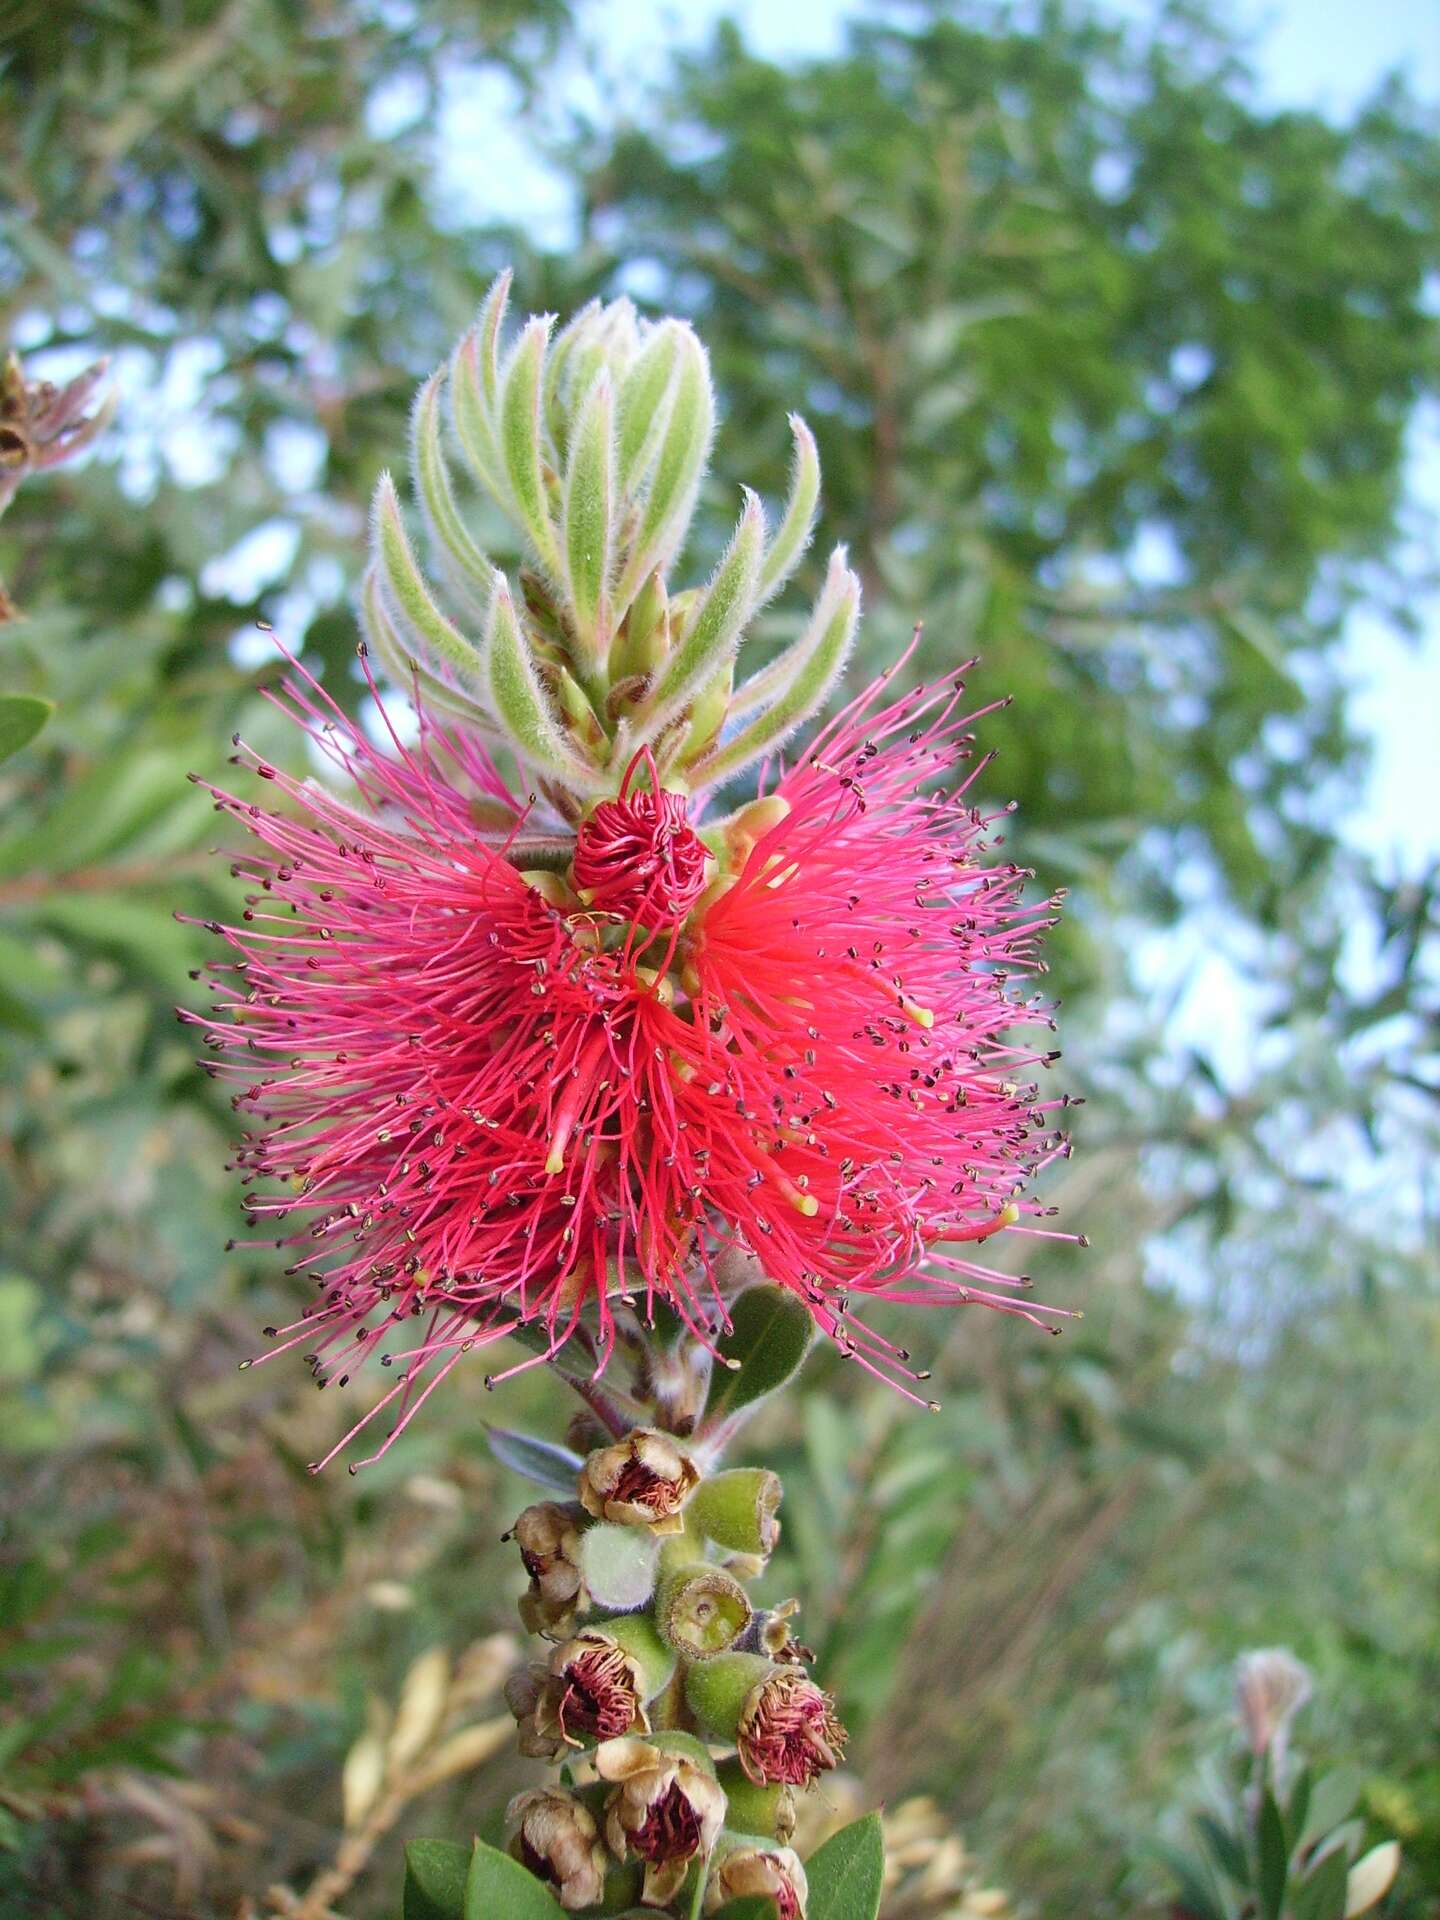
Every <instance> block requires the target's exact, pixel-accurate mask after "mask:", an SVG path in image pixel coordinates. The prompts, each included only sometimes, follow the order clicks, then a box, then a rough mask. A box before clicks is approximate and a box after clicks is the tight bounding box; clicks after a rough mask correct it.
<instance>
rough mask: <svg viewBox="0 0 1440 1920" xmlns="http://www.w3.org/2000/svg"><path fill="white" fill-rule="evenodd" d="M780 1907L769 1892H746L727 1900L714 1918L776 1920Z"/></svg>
mask: <svg viewBox="0 0 1440 1920" xmlns="http://www.w3.org/2000/svg"><path fill="white" fill-rule="evenodd" d="M778 1911H779V1909H778V1908H777V1907H776V1905H775V1902H774V1901H773V1900H772V1899H771V1898H770V1895H769V1894H768V1893H746V1894H742V1895H741V1896H740V1898H739V1899H738V1900H727V1901H726V1902H725V1904H724V1906H723V1907H721V1908H719V1909H718V1910H717V1911H716V1913H715V1914H714V1915H713V1916H712V1920H775V1916H776V1914H777V1912H778Z"/></svg>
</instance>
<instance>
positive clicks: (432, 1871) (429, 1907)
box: [401, 1840, 470, 1920]
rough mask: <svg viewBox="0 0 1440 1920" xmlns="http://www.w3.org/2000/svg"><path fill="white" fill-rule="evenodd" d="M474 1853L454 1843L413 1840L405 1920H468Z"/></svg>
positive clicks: (408, 1854)
mask: <svg viewBox="0 0 1440 1920" xmlns="http://www.w3.org/2000/svg"><path fill="white" fill-rule="evenodd" d="M469 1871H470V1849H469V1848H468V1847H462V1846H460V1845H459V1843H458V1842H457V1841H454V1840H412V1841H411V1842H410V1844H409V1846H408V1847H406V1849H405V1898H404V1904H403V1907H402V1909H401V1911H402V1914H403V1920H464V1915H465V1880H466V1876H467V1874H468V1873H469Z"/></svg>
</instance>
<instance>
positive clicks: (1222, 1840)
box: [1195, 1813, 1250, 1887]
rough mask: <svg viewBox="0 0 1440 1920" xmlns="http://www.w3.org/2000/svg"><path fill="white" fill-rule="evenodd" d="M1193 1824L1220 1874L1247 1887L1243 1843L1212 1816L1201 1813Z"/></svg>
mask: <svg viewBox="0 0 1440 1920" xmlns="http://www.w3.org/2000/svg"><path fill="white" fill-rule="evenodd" d="M1195 1824H1196V1826H1197V1827H1198V1828H1199V1829H1200V1833H1201V1836H1202V1838H1203V1839H1204V1841H1205V1844H1206V1846H1207V1847H1209V1849H1210V1852H1211V1854H1212V1855H1213V1856H1214V1859H1215V1862H1216V1864H1217V1865H1218V1866H1219V1868H1220V1870H1221V1872H1222V1873H1226V1874H1228V1875H1229V1876H1230V1878H1231V1879H1232V1880H1233V1881H1234V1882H1235V1884H1236V1885H1237V1886H1239V1887H1248V1886H1249V1884H1250V1862H1249V1860H1248V1859H1247V1858H1246V1856H1245V1846H1244V1842H1243V1841H1242V1840H1240V1839H1239V1838H1238V1837H1237V1836H1236V1835H1235V1834H1233V1833H1232V1832H1231V1831H1230V1829H1229V1828H1228V1827H1226V1826H1222V1825H1221V1823H1220V1821H1218V1820H1217V1819H1215V1817H1214V1815H1213V1814H1209V1813H1202V1814H1201V1815H1200V1816H1199V1817H1198V1818H1197V1820H1196V1822H1195Z"/></svg>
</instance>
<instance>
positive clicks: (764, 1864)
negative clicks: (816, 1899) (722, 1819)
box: [705, 1834, 810, 1920]
mask: <svg viewBox="0 0 1440 1920" xmlns="http://www.w3.org/2000/svg"><path fill="white" fill-rule="evenodd" d="M721 1846H722V1851H721V1852H720V1853H719V1854H718V1855H717V1857H716V1860H715V1863H714V1865H713V1866H712V1867H711V1869H710V1877H709V1879H708V1880H707V1881H706V1884H705V1911H706V1913H718V1912H719V1911H720V1909H721V1908H722V1907H723V1906H724V1905H725V1904H726V1902H727V1901H730V1900H743V1899H744V1898H745V1897H746V1896H747V1895H757V1896H759V1897H760V1898H762V1899H763V1898H769V1899H771V1900H773V1901H774V1903H775V1911H776V1913H777V1914H778V1915H779V1920H805V1911H806V1902H807V1900H808V1899H809V1897H810V1888H809V1885H808V1883H807V1881H806V1879H805V1869H804V1867H803V1866H802V1865H801V1864H800V1856H799V1854H798V1853H795V1852H793V1851H792V1849H791V1848H789V1847H781V1846H767V1845H766V1844H765V1843H764V1842H763V1841H762V1840H759V1839H758V1838H757V1839H755V1840H750V1839H748V1838H746V1836H744V1835H743V1834H736V1835H734V1836H733V1844H728V1845H727V1844H726V1843H725V1842H723V1841H722V1843H721Z"/></svg>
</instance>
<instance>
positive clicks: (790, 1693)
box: [737, 1666, 845, 1787]
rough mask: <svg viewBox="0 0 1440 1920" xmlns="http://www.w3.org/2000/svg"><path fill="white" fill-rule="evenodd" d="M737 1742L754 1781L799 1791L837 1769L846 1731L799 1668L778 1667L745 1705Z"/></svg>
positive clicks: (832, 1704) (832, 1705)
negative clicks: (830, 1770) (790, 1787)
mask: <svg viewBox="0 0 1440 1920" xmlns="http://www.w3.org/2000/svg"><path fill="white" fill-rule="evenodd" d="M737 1744H738V1746H739V1750H740V1764H741V1765H742V1766H743V1767H744V1769H745V1771H746V1773H747V1774H748V1775H749V1776H750V1778H751V1779H752V1780H755V1781H766V1782H770V1783H782V1784H784V1785H786V1786H792V1787H803V1786H808V1785H809V1784H810V1782H811V1781H812V1780H815V1779H818V1778H819V1776H820V1775H821V1774H822V1773H825V1772H828V1771H829V1769H830V1768H831V1767H837V1766H839V1764H840V1759H841V1756H842V1754H843V1753H844V1751H845V1729H844V1727H842V1726H841V1724H840V1721H839V1719H838V1718H837V1716H836V1713H835V1702H834V1701H833V1700H832V1699H831V1698H830V1696H829V1694H828V1693H826V1692H825V1691H824V1689H823V1688H821V1687H817V1686H816V1684H815V1682H814V1681H813V1680H812V1679H811V1678H810V1677H809V1675H808V1674H805V1673H802V1672H801V1671H800V1670H799V1668H798V1667H794V1666H780V1667H777V1668H776V1669H775V1671H774V1672H773V1673H771V1674H769V1675H767V1677H766V1678H765V1679H764V1680H762V1681H761V1682H760V1684H759V1685H758V1686H757V1687H756V1688H755V1691H754V1692H753V1693H752V1694H751V1696H750V1698H749V1699H748V1700H747V1702H746V1703H745V1707H744V1710H743V1711H742V1713H741V1715H740V1726H739V1730H738V1733H737Z"/></svg>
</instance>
